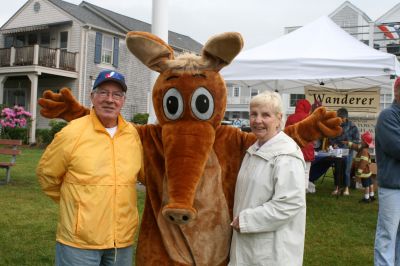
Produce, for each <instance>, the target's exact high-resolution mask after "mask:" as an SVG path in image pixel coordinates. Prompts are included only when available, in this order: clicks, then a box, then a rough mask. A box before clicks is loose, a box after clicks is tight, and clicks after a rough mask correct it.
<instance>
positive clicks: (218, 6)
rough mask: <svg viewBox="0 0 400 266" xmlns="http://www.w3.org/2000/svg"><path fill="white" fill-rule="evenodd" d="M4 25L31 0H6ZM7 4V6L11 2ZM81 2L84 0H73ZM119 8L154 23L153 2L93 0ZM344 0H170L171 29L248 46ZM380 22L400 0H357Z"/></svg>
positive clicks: (0, 18) (326, 11)
mask: <svg viewBox="0 0 400 266" xmlns="http://www.w3.org/2000/svg"><path fill="white" fill-rule="evenodd" d="M2 2H3V6H2V8H1V9H0V25H3V24H4V23H5V22H6V21H7V20H8V19H9V18H10V17H11V16H12V15H13V14H14V13H15V12H16V11H17V10H18V9H19V8H20V7H22V6H23V4H24V3H25V2H27V0H10V1H6V0H2ZM5 2H7V4H5ZM67 2H70V3H74V4H79V3H80V2H81V1H80V0H67ZM87 2H89V3H92V4H94V5H98V6H100V7H103V8H106V9H109V10H112V11H114V12H117V13H120V14H123V15H126V16H129V17H132V18H135V19H139V20H142V21H144V22H148V23H151V5H152V0H87ZM343 2H344V1H343V0H301V1H299V0H278V1H270V0H169V9H168V14H169V15H168V17H169V18H168V19H169V22H168V24H169V30H172V31H175V32H178V33H181V34H185V35H188V36H190V37H192V38H193V39H195V40H197V41H199V42H201V43H202V44H204V43H205V42H206V41H207V39H208V38H209V37H210V36H211V35H213V34H217V33H221V32H225V31H238V32H240V33H241V34H242V35H243V37H244V40H245V47H244V48H245V49H248V48H251V47H254V46H258V45H261V44H264V43H266V42H268V41H271V40H273V39H276V38H278V37H279V36H281V35H283V32H284V27H286V26H301V25H305V24H307V23H309V22H312V21H313V20H315V19H317V18H319V17H321V16H323V15H329V14H330V13H332V12H333V11H334V10H336V8H338V7H339V6H340V5H341V4H342V3H343ZM350 2H351V3H352V4H353V5H355V6H356V7H358V8H359V9H361V10H362V11H364V12H365V13H366V14H367V15H368V16H369V17H370V18H371V19H372V20H376V19H377V18H379V17H380V16H382V15H383V14H384V13H386V12H387V11H388V10H389V9H391V8H392V7H394V6H395V5H396V4H398V3H399V2H400V1H399V0H379V1H378V0H351V1H350Z"/></svg>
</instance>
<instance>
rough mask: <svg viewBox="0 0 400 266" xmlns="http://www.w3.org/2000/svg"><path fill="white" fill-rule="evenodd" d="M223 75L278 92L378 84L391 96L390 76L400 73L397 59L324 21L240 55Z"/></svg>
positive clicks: (322, 19) (228, 78) (323, 19)
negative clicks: (311, 87) (320, 86)
mask: <svg viewBox="0 0 400 266" xmlns="http://www.w3.org/2000/svg"><path fill="white" fill-rule="evenodd" d="M221 74H222V75H223V77H224V78H225V80H226V81H228V82H229V81H236V82H235V83H238V84H241V85H242V86H249V87H252V88H257V87H262V88H267V89H277V90H278V91H287V92H289V91H299V92H300V91H303V88H304V86H305V85H319V84H320V83H321V82H323V83H324V84H325V86H327V87H333V88H337V89H352V88H366V87H371V86H380V87H381V88H382V89H383V90H385V91H388V93H390V91H391V88H392V85H393V80H390V75H400V65H399V62H398V60H397V58H396V56H395V55H392V54H388V53H384V52H381V51H378V50H375V49H373V48H372V47H369V46H367V45H365V44H364V43H362V42H360V41H359V40H357V39H355V38H354V37H352V36H351V35H350V34H348V33H347V32H345V31H344V30H343V29H341V28H340V27H339V26H337V25H336V24H335V23H334V22H333V21H332V20H331V19H330V18H328V17H321V18H319V19H318V20H316V21H314V22H312V23H310V24H308V25H306V26H304V27H302V28H299V29H297V30H295V31H293V32H291V33H289V34H287V35H284V36H282V37H280V38H278V39H276V40H274V41H271V42H269V43H267V44H264V45H261V46H258V47H255V48H252V49H249V50H246V51H244V52H242V53H240V54H239V55H238V56H237V57H236V59H235V60H234V61H233V62H232V64H231V65H229V66H227V67H226V68H224V69H223V70H222V71H221Z"/></svg>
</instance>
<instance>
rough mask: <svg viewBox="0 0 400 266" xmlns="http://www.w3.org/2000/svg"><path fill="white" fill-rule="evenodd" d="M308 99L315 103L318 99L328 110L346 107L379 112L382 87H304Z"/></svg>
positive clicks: (358, 111) (350, 109)
mask: <svg viewBox="0 0 400 266" xmlns="http://www.w3.org/2000/svg"><path fill="white" fill-rule="evenodd" d="M304 93H305V95H306V99H307V100H308V101H309V102H310V103H311V104H313V103H314V99H317V100H318V101H320V102H321V103H322V105H323V106H325V107H326V108H327V109H328V110H333V111H336V110H337V109H339V108H340V107H345V108H346V109H347V110H348V111H349V112H357V113H378V112H379V111H380V110H379V109H380V104H379V103H380V88H379V87H371V88H363V89H349V90H338V89H334V88H327V87H317V86H306V87H304Z"/></svg>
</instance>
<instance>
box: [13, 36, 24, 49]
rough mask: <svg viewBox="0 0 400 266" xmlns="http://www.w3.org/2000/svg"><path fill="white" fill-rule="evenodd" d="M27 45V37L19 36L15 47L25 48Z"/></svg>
mask: <svg viewBox="0 0 400 266" xmlns="http://www.w3.org/2000/svg"><path fill="white" fill-rule="evenodd" d="M24 45H25V35H17V38H16V40H15V47H23V46H24Z"/></svg>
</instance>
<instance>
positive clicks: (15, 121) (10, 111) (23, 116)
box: [0, 105, 32, 128]
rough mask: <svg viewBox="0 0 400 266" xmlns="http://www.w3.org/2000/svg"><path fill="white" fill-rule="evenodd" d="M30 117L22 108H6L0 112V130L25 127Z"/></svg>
mask: <svg viewBox="0 0 400 266" xmlns="http://www.w3.org/2000/svg"><path fill="white" fill-rule="evenodd" d="M31 116H32V115H31V113H29V112H27V111H25V110H24V107H22V106H18V105H16V106H14V107H13V108H8V107H6V108H4V109H3V110H1V115H0V125H1V127H2V128H15V127H25V126H26V125H27V123H28V122H29V119H30V118H31Z"/></svg>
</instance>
